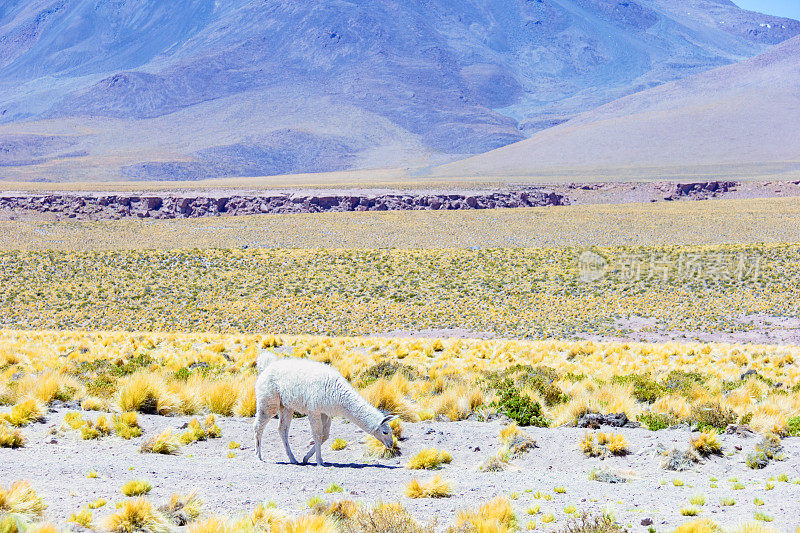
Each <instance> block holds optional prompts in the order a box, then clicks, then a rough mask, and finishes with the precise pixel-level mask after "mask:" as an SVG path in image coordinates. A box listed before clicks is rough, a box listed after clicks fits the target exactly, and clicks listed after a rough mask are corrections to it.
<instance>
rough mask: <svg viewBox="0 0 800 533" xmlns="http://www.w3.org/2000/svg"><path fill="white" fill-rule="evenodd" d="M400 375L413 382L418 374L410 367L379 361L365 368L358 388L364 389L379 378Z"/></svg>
mask: <svg viewBox="0 0 800 533" xmlns="http://www.w3.org/2000/svg"><path fill="white" fill-rule="evenodd" d="M397 373H400V374H402V375H403V376H405V378H406V379H409V380H414V379H417V378H419V373H418V372H417V371H416V370H415V369H414V368H413V367H411V366H408V365H404V364H403V363H397V362H394V361H381V362H380V363H377V364H374V365H372V366H371V367H369V368H367V369H366V370H364V371H363V372H362V373H361V376H360V381H361V382H360V386H361V387H362V388H363V387H366V386H367V385H369V384H370V383H372V382H374V381H377V380H379V379H381V378H385V379H389V378H391V377H392V376H394V375H395V374H397Z"/></svg>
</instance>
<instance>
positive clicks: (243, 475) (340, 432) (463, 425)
mask: <svg viewBox="0 0 800 533" xmlns="http://www.w3.org/2000/svg"><path fill="white" fill-rule="evenodd" d="M66 412H67V410H65V409H59V410H57V411H56V412H52V413H51V414H50V415H49V417H48V419H47V421H46V422H45V423H44V424H35V425H33V426H29V427H27V428H24V430H23V431H24V433H25V435H26V437H27V438H28V439H29V442H28V445H27V446H26V447H25V448H22V449H17V450H9V449H0V479H2V484H3V485H6V484H8V483H10V482H11V481H13V480H16V479H26V480H29V481H30V482H31V483H32V484H33V486H34V487H35V489H36V490H37V491H38V492H39V493H40V494H41V495H42V496H43V497H44V498H45V500H46V502H47V503H48V504H49V508H48V509H47V516H48V518H50V519H52V520H54V521H57V522H59V523H63V522H64V521H65V519H66V517H68V516H69V514H70V513H71V512H73V511H76V510H78V509H79V508H80V507H82V506H85V505H86V504H88V503H89V502H91V501H94V500H96V499H97V498H100V497H102V498H106V499H107V500H108V501H109V506H108V507H107V508H106V509H101V510H100V511H95V519H97V518H100V517H102V516H105V515H106V514H108V513H110V512H111V510H109V508H112V509H113V507H112V506H113V502H116V501H119V500H121V499H123V496H122V494H121V492H120V487H121V486H122V484H123V483H125V482H126V481H128V480H132V479H147V480H149V481H150V482H151V483H152V484H153V490H152V492H151V493H150V495H149V496H150V497H151V498H152V499H153V500H155V501H156V502H160V501H161V500H164V499H165V498H168V497H169V496H170V495H171V494H172V493H174V492H181V493H185V492H187V491H189V490H196V491H197V492H198V493H199V494H200V495H201V497H202V498H203V500H204V502H205V509H206V511H207V512H213V513H218V514H235V513H238V512H241V511H245V510H250V509H252V508H253V507H254V506H255V505H256V504H257V503H258V502H261V501H265V500H266V501H273V502H275V503H276V504H277V505H278V506H279V508H281V509H284V510H287V511H292V512H298V513H300V512H305V510H307V504H306V502H307V501H308V499H309V498H310V497H312V496H321V497H323V498H325V499H327V500H334V499H340V498H347V499H355V500H360V501H363V502H375V501H378V500H383V501H400V502H401V503H402V504H403V505H404V506H406V507H407V508H408V509H409V510H410V512H411V513H412V514H413V515H414V516H415V517H417V518H419V519H423V520H432V519H434V518H438V524H439V527H438V528H437V529H439V530H443V529H444V526H446V524H448V523H449V522H451V521H452V520H453V518H454V516H455V513H456V512H457V510H460V509H465V508H471V507H474V506H476V505H478V504H481V503H483V502H486V501H488V500H489V499H491V498H493V497H494V496H497V495H506V496H509V497H510V496H512V493H517V498H516V499H515V500H513V502H512V503H513V506H514V508H515V510H516V512H517V515H518V518H519V519H520V520H521V522H522V524H523V526H524V524H525V523H526V522H527V521H528V520H529V519H534V520H536V521H537V523H538V526H537V529H538V530H545V531H547V530H551V529H558V528H559V527H563V526H564V525H565V524H566V522H567V520H568V517H567V515H566V514H565V512H564V508H565V507H567V506H575V507H576V508H577V509H578V511H588V512H599V511H602V510H608V511H611V512H613V513H614V516H615V517H616V518H617V520H618V521H619V522H620V523H621V524H623V525H626V526H629V527H630V528H631V531H646V530H647V527H645V526H642V525H641V523H642V521H643V520H646V519H650V520H652V521H653V525H654V527H655V528H656V530H658V531H666V530H669V529H670V528H673V527H674V526H676V525H678V524H681V523H684V522H686V521H688V520H690V518H687V517H684V516H681V514H680V510H681V509H685V508H688V507H691V504H690V502H689V500H690V498H691V497H693V496H695V495H698V494H702V495H704V496H705V498H706V503H705V505H703V506H701V507H699V509H700V511H701V512H700V516H701V517H708V518H711V519H713V520H714V521H716V522H718V523H720V524H725V525H733V524H737V523H740V522H742V521H747V520H751V519H752V518H753V516H754V513H755V512H757V511H759V512H762V513H764V514H766V515H768V516H770V517H772V518H774V521H773V522H772V523H771V524H770V525H771V526H774V527H777V528H778V529H779V530H781V531H794V528H795V527H797V526H799V525H800V484H795V483H793V481H795V480H798V478H800V439H798V438H788V439H784V441H783V445H784V447H785V452H786V455H787V458H786V460H785V461H782V462H772V463H771V464H770V465H769V466H767V467H766V468H765V469H763V470H751V469H749V468H748V467H747V466H746V465H745V456H746V454H747V453H749V452H751V451H752V450H753V448H754V446H755V444H756V443H757V442H758V440H759V438H758V437H750V438H743V437H738V436H729V435H722V436H721V440H722V442H723V446H724V451H725V455H723V456H719V457H713V458H710V459H708V460H706V461H704V462H703V463H701V464H699V465H697V466H696V467H695V468H693V469H692V470H690V471H685V472H670V471H666V470H663V469H662V468H661V466H660V462H661V459H660V456H659V455H658V451H657V450H658V449H659V446H660V445H663V446H664V447H666V448H669V449H672V448H673V447H678V448H681V449H685V448H686V447H687V446H688V445H689V439H690V433H689V432H688V430H685V429H670V430H662V431H659V432H650V431H647V430H645V429H640V428H630V429H628V428H626V429H621V430H618V431H619V432H621V433H622V434H623V435H624V436H625V438H626V439H627V441H628V442H629V444H630V450H631V453H630V455H628V456H626V457H614V458H609V459H605V460H601V459H597V458H594V459H590V458H587V457H584V455H583V454H582V453H581V452H580V451H579V449H578V442H579V440H580V439H581V437H582V436H583V435H584V433H585V430H583V429H577V428H559V429H538V428H529V429H527V432H528V433H529V434H530V435H531V436H532V437H534V438H535V439H536V441H537V443H538V445H539V448H538V449H535V450H533V451H531V452H530V453H528V454H527V455H526V456H525V457H523V458H522V459H520V460H517V461H515V462H514V467H513V468H512V469H510V470H508V471H505V472H499V473H482V472H478V471H477V467H478V465H479V463H480V462H481V461H483V460H484V459H485V458H486V457H488V456H489V455H492V454H494V453H495V452H496V451H497V450H498V448H499V447H500V443H499V439H498V433H499V431H500V429H502V427H503V425H502V422H500V421H494V422H474V421H464V422H453V423H446V422H423V423H418V424H410V423H408V424H405V431H404V435H403V436H404V437H405V438H406V439H407V440H405V441H403V442H402V443H401V449H402V451H403V455H402V456H401V457H399V458H396V459H391V460H372V459H365V457H364V455H363V445H362V444H361V441H362V439H363V437H364V434H363V432H361V431H360V430H359V429H357V428H356V427H355V426H354V425H353V424H350V423H345V422H343V421H342V420H339V419H336V420H334V422H333V426H332V430H331V439H333V438H337V437H341V438H344V439H346V440H347V441H348V442H349V445H348V446H347V448H346V449H344V450H342V451H332V450H331V449H330V446H329V445H327V443H326V446H325V448H324V458H325V460H326V461H328V462H329V463H331V465H330V466H328V467H325V468H322V467H316V466H312V465H306V466H295V465H291V464H287V462H286V457H285V455H284V451H283V449H282V446H281V445H280V444H279V439H278V435H277V431H276V429H277V422H276V421H271V422H270V424H269V425H268V426H267V429H266V432H265V435H264V459H265V462H259V461H258V460H257V459H256V458H255V456H254V452H253V446H252V429H251V422H252V419H249V418H218V423H219V425H220V426H221V428H222V433H223V434H222V438H220V439H216V440H209V441H205V442H198V443H194V444H191V445H188V446H183V447H182V448H181V450H180V451H179V453H178V455H174V456H165V455H151V454H141V453H139V451H138V450H139V445H140V443H141V441H142V440H143V439H145V438H147V437H148V436H150V435H152V434H153V432H155V431H159V430H161V429H164V428H167V427H171V428H175V429H177V428H179V427H180V426H181V425H182V424H184V423H185V422H186V421H188V420H189V418H186V417H159V416H146V415H141V416H140V424H141V425H142V427H143V428H144V430H145V435H144V436H143V437H140V438H138V439H134V440H131V441H123V440H121V439H119V438H117V437H107V438H104V439H102V440H97V441H83V440H79V437H77V436H76V435H75V432H67V433H59V434H57V435H55V436H53V435H51V434H49V430H50V428H54V427H59V426H60V425H61V423H62V421H63V417H64V414H65V413H66ZM84 416H86V417H89V418H92V419H94V418H96V416H97V413H84ZM309 439H310V431H309V429H308V423H307V421H306V420H304V419H298V420H295V422H294V424H293V426H292V429H291V440H292V443H293V448H294V451H295V454H297V455H299V454H300V453H301V450H302V451H305V449H306V445H307V443H308V442H309ZM232 440H233V441H236V442H239V443H241V444H242V449H240V450H236V457H235V458H227V454H228V452H229V449H228V443H229V442H230V441H232ZM430 446H434V447H438V448H441V449H444V450H447V451H449V452H450V453H451V454H452V455H453V458H454V460H453V462H452V464H450V465H447V466H446V467H445V468H444V469H443V470H441V471H440V472H439V473H440V474H442V475H443V476H444V478H446V479H448V480H451V481H452V482H453V483H454V490H453V496H452V497H450V498H444V499H436V500H433V499H420V500H413V499H409V498H407V497H406V496H404V495H403V487H404V485H405V483H406V482H408V481H409V480H410V479H412V478H414V477H419V478H421V479H427V478H429V477H430V476H431V475H432V473H430V472H425V471H410V470H407V469H405V468H403V465H404V464H405V462H406V461H407V460H408V458H409V457H410V456H412V455H413V454H414V453H415V452H416V451H419V450H421V449H423V448H426V447H430ZM594 469H606V470H610V471H613V472H622V473H624V475H626V476H628V477H630V478H631V481H630V482H629V483H624V484H609V483H603V482H599V481H591V480H590V479H589V473H590V472H591V471H592V470H594ZM90 470H95V471H97V472H98V473H99V478H97V479H87V477H86V476H87V473H88V472H89V471H90ZM780 474H786V475H788V477H789V482H788V483H787V482H777V481H776V482H775V487H774V488H773V489H772V490H767V480H768V478H771V477H774V476H778V475H780ZM714 478H716V479H717V480H718V481H716V482H714V481H713V479H714ZM733 478H735V479H736V480H737V481H738V482H739V483H741V484H743V486H744V488H743V489H740V490H735V489H734V488H733V486H734V482H733V481H731V479H733ZM675 479H679V480H682V481H683V482H684V485H683V486H680V487H679V486H675V485H674V484H673V480H675ZM331 483H336V484H338V485H341V486H342V487H343V488H344V492H343V493H339V494H325V492H324V491H325V488H326V487H328V486H329V485H330V484H331ZM712 484H716V485H717V487H712ZM555 487H564V488H565V492H564V493H562V494H555V493H554V491H553V489H554V488H555ZM538 491H540V492H541V493H543V494H548V495H551V496H552V499H551V500H545V499H543V498H540V499H537V498H535V494H536V492H538ZM721 498H733V499H735V501H736V504H735V505H733V506H728V507H723V506H721V505H720V500H721ZM756 498H760V499H761V500H763V501H764V505H763V506H756V505H755V504H754V501H755V499H756ZM536 505H538V506H540V510H541V513H552V514H553V515H554V517H555V519H556V520H555V522H553V523H551V524H543V523H542V522H541V518H542V514H539V515H536V516H529V515H528V514H526V510H527V509H528V508H529V507H531V506H536Z"/></svg>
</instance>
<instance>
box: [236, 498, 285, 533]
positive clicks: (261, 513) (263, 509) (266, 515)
mask: <svg viewBox="0 0 800 533" xmlns="http://www.w3.org/2000/svg"><path fill="white" fill-rule="evenodd" d="M286 519H287V516H286V514H285V513H283V512H282V511H280V510H278V509H277V508H276V507H275V504H272V503H270V504H267V505H265V504H263V503H259V504H258V505H257V506H256V508H255V509H254V510H253V512H252V513H250V516H249V517H248V518H247V519H246V520H245V523H244V524H243V525H245V526H250V527H256V528H259V529H263V530H266V531H274V530H275V529H276V528H277V527H278V526H280V524H282V523H283V522H284V521H285V520H286Z"/></svg>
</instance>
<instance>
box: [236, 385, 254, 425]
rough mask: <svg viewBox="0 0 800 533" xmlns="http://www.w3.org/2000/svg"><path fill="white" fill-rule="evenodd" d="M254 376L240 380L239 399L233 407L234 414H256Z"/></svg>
mask: <svg viewBox="0 0 800 533" xmlns="http://www.w3.org/2000/svg"><path fill="white" fill-rule="evenodd" d="M255 381H256V378H255V376H253V377H250V378H247V379H244V380H242V383H241V384H240V385H239V399H238V400H237V401H236V406H235V407H234V408H233V414H235V415H236V416H246V417H251V416H255V414H256V390H255Z"/></svg>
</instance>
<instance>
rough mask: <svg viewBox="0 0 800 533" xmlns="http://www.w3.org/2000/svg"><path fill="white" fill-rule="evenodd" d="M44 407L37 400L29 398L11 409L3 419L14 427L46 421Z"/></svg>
mask: <svg viewBox="0 0 800 533" xmlns="http://www.w3.org/2000/svg"><path fill="white" fill-rule="evenodd" d="M44 413H45V408H44V405H43V404H42V403H41V402H40V401H39V400H37V399H36V398H28V399H27V400H23V401H21V402H19V403H18V404H16V405H15V406H14V407H12V408H11V412H10V413H6V414H4V415H3V416H2V418H3V419H4V420H5V421H6V422H8V423H9V424H11V425H12V426H16V427H22V426H27V425H28V424H32V423H34V422H43V421H44Z"/></svg>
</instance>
